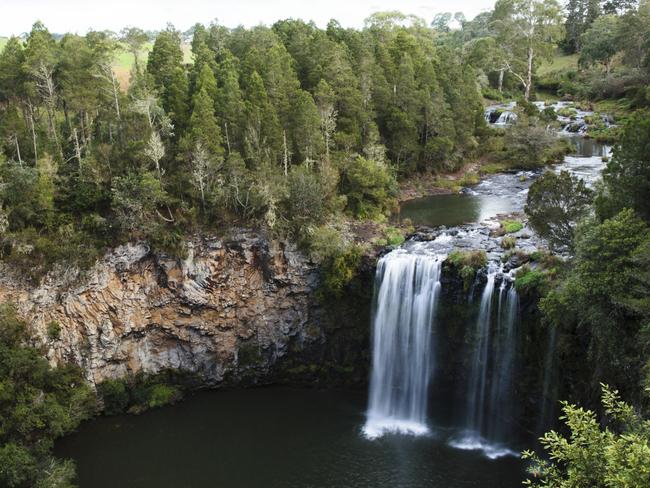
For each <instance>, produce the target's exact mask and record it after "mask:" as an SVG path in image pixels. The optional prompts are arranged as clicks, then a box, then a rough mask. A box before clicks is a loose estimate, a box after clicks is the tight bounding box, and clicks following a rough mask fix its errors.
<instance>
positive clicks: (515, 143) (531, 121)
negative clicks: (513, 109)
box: [503, 109, 568, 169]
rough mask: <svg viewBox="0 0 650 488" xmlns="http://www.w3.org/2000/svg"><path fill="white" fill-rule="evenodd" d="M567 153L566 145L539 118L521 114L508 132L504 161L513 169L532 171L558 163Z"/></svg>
mask: <svg viewBox="0 0 650 488" xmlns="http://www.w3.org/2000/svg"><path fill="white" fill-rule="evenodd" d="M535 110H536V109H535ZM567 152H568V147H567V146H566V145H565V143H563V142H562V141H560V140H559V139H558V138H556V137H555V136H553V134H552V133H550V132H549V131H548V130H547V129H546V123H542V122H541V121H540V120H539V118H538V117H537V116H533V117H529V116H527V115H525V114H522V113H520V114H519V117H518V119H517V123H516V124H513V125H512V126H511V127H509V128H508V129H507V130H506V135H505V154H504V155H503V159H504V160H505V162H507V163H508V165H509V166H511V167H514V168H524V169H530V168H539V167H542V166H544V165H547V164H552V163H558V162H560V161H561V160H562V158H563V157H564V155H565V154H566V153H567Z"/></svg>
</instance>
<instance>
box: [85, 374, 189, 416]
mask: <svg viewBox="0 0 650 488" xmlns="http://www.w3.org/2000/svg"><path fill="white" fill-rule="evenodd" d="M184 381H187V378H186V375H184V373H182V372H171V371H170V372H163V373H159V374H156V375H144V374H138V375H136V376H133V377H126V378H121V379H109V380H105V381H103V382H102V383H100V384H99V385H97V391H98V393H99V394H100V396H101V398H102V400H103V403H104V414H105V415H119V414H121V413H125V412H127V411H128V412H129V413H141V412H144V411H146V410H149V409H152V408H158V407H161V406H164V405H168V404H171V403H175V402H177V401H178V400H180V399H181V398H182V396H183V390H182V385H181V383H183V382H184Z"/></svg>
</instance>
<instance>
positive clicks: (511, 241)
mask: <svg viewBox="0 0 650 488" xmlns="http://www.w3.org/2000/svg"><path fill="white" fill-rule="evenodd" d="M516 244H517V238H516V237H513V236H505V237H504V238H503V239H501V247H502V248H503V249H512V248H514V247H515V245H516Z"/></svg>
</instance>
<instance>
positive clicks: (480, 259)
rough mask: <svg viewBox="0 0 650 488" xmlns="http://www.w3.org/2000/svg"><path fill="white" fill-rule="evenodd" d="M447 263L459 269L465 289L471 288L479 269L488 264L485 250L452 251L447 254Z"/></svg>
mask: <svg viewBox="0 0 650 488" xmlns="http://www.w3.org/2000/svg"><path fill="white" fill-rule="evenodd" d="M446 263H448V264H449V265H451V266H453V267H454V268H456V269H457V270H458V274H459V276H460V277H461V278H462V279H463V286H464V288H465V290H469V287H470V286H471V285H472V282H473V281H474V279H475V278H476V273H477V272H478V270H479V269H481V268H484V267H485V266H486V265H487V254H486V253H485V251H483V250H480V251H478V250H477V251H457V250H456V251H452V252H450V253H449V256H447V260H446Z"/></svg>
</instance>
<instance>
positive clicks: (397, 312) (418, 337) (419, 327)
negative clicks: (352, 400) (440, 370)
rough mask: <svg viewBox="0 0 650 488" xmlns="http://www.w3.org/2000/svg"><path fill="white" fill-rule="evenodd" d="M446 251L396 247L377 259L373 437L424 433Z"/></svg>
mask: <svg viewBox="0 0 650 488" xmlns="http://www.w3.org/2000/svg"><path fill="white" fill-rule="evenodd" d="M443 260H444V256H429V255H420V254H408V253H406V252H403V251H399V250H398V251H393V252H391V253H389V254H387V255H386V256H384V257H383V258H382V259H381V260H380V261H379V263H378V265H377V274H376V278H375V280H376V281H375V293H376V295H375V305H374V313H373V321H372V335H373V337H372V373H371V378H370V397H369V403H368V412H367V420H366V424H365V426H364V428H363V431H364V433H365V435H366V436H367V437H368V438H376V437H380V436H382V435H383V434H385V433H387V432H394V433H407V434H414V435H419V434H424V433H426V432H428V428H427V423H426V414H427V400H428V389H429V382H430V379H431V375H432V373H433V361H432V356H433V344H432V331H433V327H434V321H435V316H436V307H437V303H438V298H439V291H440V271H441V266H442V262H443Z"/></svg>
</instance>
